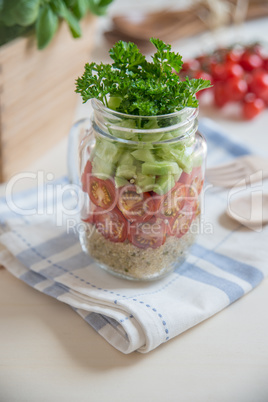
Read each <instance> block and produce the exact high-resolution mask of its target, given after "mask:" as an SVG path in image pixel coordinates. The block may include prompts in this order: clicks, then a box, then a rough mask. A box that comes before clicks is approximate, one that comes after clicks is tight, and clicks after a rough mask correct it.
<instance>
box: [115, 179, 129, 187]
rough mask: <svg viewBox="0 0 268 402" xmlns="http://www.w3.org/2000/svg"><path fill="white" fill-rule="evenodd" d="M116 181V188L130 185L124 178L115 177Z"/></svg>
mask: <svg viewBox="0 0 268 402" xmlns="http://www.w3.org/2000/svg"><path fill="white" fill-rule="evenodd" d="M114 181H115V187H116V188H119V187H124V186H127V185H128V184H129V181H127V179H124V177H119V176H115V178H114Z"/></svg>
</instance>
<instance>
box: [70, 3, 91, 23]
mask: <svg viewBox="0 0 268 402" xmlns="http://www.w3.org/2000/svg"><path fill="white" fill-rule="evenodd" d="M72 10H73V14H74V15H75V17H76V18H78V19H79V20H80V19H81V18H83V17H84V15H85V14H86V12H87V10H88V1H87V0H76V3H75V5H74V6H73V9H72Z"/></svg>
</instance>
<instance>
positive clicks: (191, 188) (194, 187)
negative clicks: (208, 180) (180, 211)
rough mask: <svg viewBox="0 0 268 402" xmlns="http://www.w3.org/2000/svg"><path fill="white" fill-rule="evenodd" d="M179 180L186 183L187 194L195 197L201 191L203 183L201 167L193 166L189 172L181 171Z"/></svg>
mask: <svg viewBox="0 0 268 402" xmlns="http://www.w3.org/2000/svg"><path fill="white" fill-rule="evenodd" d="M179 182H180V183H183V184H185V185H186V188H187V196H188V195H190V196H191V197H193V196H196V197H197V196H198V195H199V194H200V193H201V191H202V188H203V184H204V175H203V171H202V167H201V166H197V167H194V168H193V169H192V171H191V173H190V174H188V173H186V172H182V174H181V177H180V179H179Z"/></svg>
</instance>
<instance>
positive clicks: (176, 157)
mask: <svg viewBox="0 0 268 402" xmlns="http://www.w3.org/2000/svg"><path fill="white" fill-rule="evenodd" d="M187 151H188V152H189V150H185V149H184V148H183V149H178V148H177V147H176V148H175V147H172V146H165V147H163V148H162V149H161V148H159V149H158V150H157V156H158V157H160V158H161V159H164V160H169V161H174V162H176V163H177V164H178V165H179V167H180V168H182V169H183V170H184V171H185V172H186V173H190V172H191V171H192V167H193V157H192V155H191V154H187Z"/></svg>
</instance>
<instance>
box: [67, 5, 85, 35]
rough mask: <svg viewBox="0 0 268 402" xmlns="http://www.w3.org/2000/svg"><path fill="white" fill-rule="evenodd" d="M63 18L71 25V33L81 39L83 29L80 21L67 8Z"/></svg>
mask: <svg viewBox="0 0 268 402" xmlns="http://www.w3.org/2000/svg"><path fill="white" fill-rule="evenodd" d="M63 18H64V19H65V21H66V22H67V24H68V25H69V28H70V31H71V33H72V35H73V37H74V38H79V37H80V36H81V28H80V25H79V21H78V19H77V18H76V17H75V16H74V14H73V13H72V12H71V11H70V10H68V9H67V8H66V10H65V12H64V15H63Z"/></svg>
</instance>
